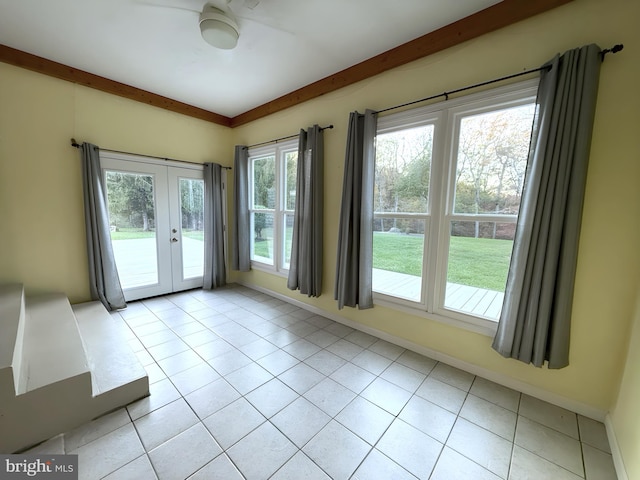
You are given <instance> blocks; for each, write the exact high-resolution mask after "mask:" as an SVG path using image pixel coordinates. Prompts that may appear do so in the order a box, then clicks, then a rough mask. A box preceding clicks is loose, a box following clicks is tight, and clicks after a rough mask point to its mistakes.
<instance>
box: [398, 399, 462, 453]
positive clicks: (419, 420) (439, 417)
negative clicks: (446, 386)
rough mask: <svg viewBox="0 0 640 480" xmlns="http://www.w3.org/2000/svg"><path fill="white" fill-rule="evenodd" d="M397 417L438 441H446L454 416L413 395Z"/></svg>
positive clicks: (454, 419)
mask: <svg viewBox="0 0 640 480" xmlns="http://www.w3.org/2000/svg"><path fill="white" fill-rule="evenodd" d="M398 418H400V419H402V420H404V421H405V422H406V423H408V424H409V425H412V426H413V427H415V428H417V429H418V430H420V431H421V432H423V433H426V434H427V435H429V436H430V437H433V438H435V439H436V440H438V441H439V442H440V443H444V442H446V441H447V438H448V437H449V434H450V433H451V429H452V428H453V424H454V423H455V421H456V416H455V415H454V414H453V413H451V412H449V411H447V410H445V409H444V408H442V407H439V406H438V405H436V404H434V403H431V402H428V401H427V400H425V399H423V398H421V397H418V396H413V397H412V398H411V400H409V402H408V403H407V405H406V406H405V407H404V408H403V409H402V412H400V415H399V416H398Z"/></svg>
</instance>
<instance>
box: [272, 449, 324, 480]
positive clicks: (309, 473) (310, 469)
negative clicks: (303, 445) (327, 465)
mask: <svg viewBox="0 0 640 480" xmlns="http://www.w3.org/2000/svg"><path fill="white" fill-rule="evenodd" d="M271 480H331V478H330V477H329V476H328V475H327V474H326V473H324V472H323V471H322V469H321V468H320V467H318V466H317V465H316V464H315V463H313V462H312V461H311V460H310V459H309V457H307V456H306V455H305V454H304V453H302V452H298V453H296V454H295V455H294V456H293V457H292V458H291V460H289V461H288V462H287V463H285V464H284V466H283V467H282V468H281V469H280V470H278V471H277V472H276V473H275V475H273V476H272V477H271Z"/></svg>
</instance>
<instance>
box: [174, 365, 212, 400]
mask: <svg viewBox="0 0 640 480" xmlns="http://www.w3.org/2000/svg"><path fill="white" fill-rule="evenodd" d="M218 378H220V375H218V373H217V372H216V371H215V370H214V369H213V368H211V366H209V365H208V364H207V363H201V364H199V365H197V366H195V367H191V368H189V369H188V370H184V371H182V372H180V373H176V374H175V375H171V382H172V383H173V384H174V385H175V386H176V388H177V389H178V391H179V392H180V393H181V394H182V395H188V394H190V393H191V392H193V391H195V390H197V389H199V388H202V387H204V386H205V385H208V384H209V383H211V382H213V381H215V380H217V379H218Z"/></svg>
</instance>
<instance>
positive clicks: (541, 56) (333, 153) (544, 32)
mask: <svg viewBox="0 0 640 480" xmlns="http://www.w3.org/2000/svg"><path fill="white" fill-rule="evenodd" d="M637 18H640V2H631V1H629V0H611V1H607V2H604V1H602V0H576V1H574V2H573V3H571V4H568V5H566V6H563V7H559V8H557V9H555V10H553V11H551V12H548V13H546V14H543V15H540V16H538V17H535V18H533V19H530V20H527V21H524V22H521V23H519V24H516V25H513V26H511V27H508V28H505V29H502V30H500V31H498V32H495V33H493V34H489V35H485V36H483V37H481V38H479V39H477V40H474V41H472V42H468V43H465V44H463V45H460V46H458V47H454V48H451V49H449V50H447V51H445V52H441V53H439V54H436V55H433V56H431V57H428V58H425V59H422V60H420V61H417V62H414V63H411V64H409V65H406V66H404V67H400V68H397V69H395V70H393V71H390V72H386V73H384V74H381V75H378V76H376V77H374V78H371V79H368V80H366V81H363V82H360V83H358V84H356V85H353V86H350V87H347V88H344V89H342V90H340V91H337V92H334V93H331V94H328V95H325V96H323V97H320V98H318V99H315V100H312V101H309V102H307V103H305V104H303V105H299V106H297V107H294V108H290V109H288V110H285V111H283V112H279V113H276V114H273V115H271V116H269V117H267V118H264V119H261V120H258V121H255V122H253V123H251V124H248V125H246V126H243V127H239V128H236V129H234V130H233V137H234V142H235V143H238V144H251V143H257V142H260V141H264V140H267V139H270V138H277V137H280V136H284V135H287V134H291V133H295V132H296V131H297V130H298V129H299V128H301V127H306V126H308V125H312V124H314V123H318V124H320V125H327V124H330V123H332V124H334V125H335V128H334V129H333V130H329V131H326V132H325V185H326V187H325V218H324V226H325V235H324V241H325V245H326V249H325V257H324V258H325V260H324V287H323V294H322V296H321V297H320V298H319V299H317V300H308V299H307V297H306V296H303V295H300V294H298V293H294V292H291V291H289V290H287V288H286V281H285V279H283V278H281V277H277V276H274V275H270V274H268V273H265V272H260V271H252V272H250V273H246V274H239V273H235V274H234V278H235V279H238V280H240V281H242V282H243V283H247V284H254V285H258V286H261V287H265V288H269V289H272V290H274V291H276V292H278V293H280V294H284V295H289V296H291V297H293V298H295V299H298V300H301V301H305V302H308V303H311V304H313V305H314V306H317V307H319V308H322V309H325V310H327V311H329V312H331V313H335V314H340V315H343V316H345V317H348V318H349V319H351V320H354V321H356V322H360V323H362V324H363V325H366V326H370V327H373V328H376V329H379V330H382V331H384V332H387V333H389V334H392V335H395V336H397V337H401V338H404V339H407V340H410V341H413V342H415V343H418V344H420V345H423V346H425V347H427V348H430V349H433V350H436V351H439V352H442V353H444V354H447V355H450V356H453V357H455V358H457V359H460V360H463V361H466V362H470V363H471V364H474V365H477V366H479V367H482V368H487V369H489V370H491V371H493V372H496V373H498V374H502V375H506V376H508V377H511V378H513V379H517V380H519V381H523V382H526V383H529V384H531V385H533V386H535V387H538V388H541V389H543V390H546V391H548V392H551V393H552V394H556V395H560V396H562V397H565V398H567V399H570V400H572V401H575V402H581V403H583V404H586V405H588V406H591V407H592V408H595V409H599V410H600V411H603V412H606V411H608V409H609V408H610V406H611V405H612V402H613V400H614V398H615V394H616V391H617V385H618V382H619V378H620V374H621V371H622V366H623V362H624V348H623V346H624V345H625V344H626V338H627V335H628V331H629V322H630V318H631V315H632V311H633V308H634V306H635V290H634V287H635V285H636V284H637V280H638V277H639V275H640V269H639V268H638V266H639V264H640V256H639V251H640V249H638V238H639V236H640V211H639V207H640V189H639V188H638V186H637V182H638V178H640V162H639V161H638V152H639V151H640V135H638V131H637V130H638V112H639V111H640V95H638V90H637V88H638V85H640V33H639V31H638V29H637V25H636V23H637ZM592 42H595V43H598V44H599V45H600V46H601V47H603V48H605V47H609V46H612V45H613V44H616V43H624V44H625V50H624V51H623V52H622V53H619V54H617V55H615V56H613V55H611V56H608V57H607V59H606V61H605V63H604V64H603V68H602V73H601V83H600V91H599V99H598V106H597V114H596V119H595V130H594V137H593V143H592V155H591V160H590V167H589V169H590V170H589V178H588V184H587V192H586V202H585V206H584V220H583V227H582V236H581V241H580V252H579V260H578V262H579V263H578V272H577V279H576V289H575V301H574V311H573V319H572V336H571V358H570V362H571V364H570V366H569V367H567V368H564V369H562V370H558V371H550V370H547V369H536V368H533V367H531V366H527V365H524V364H522V363H520V362H517V361H514V360H505V359H503V358H502V357H500V356H499V355H498V354H497V353H495V352H494V351H493V350H492V349H491V348H490V343H491V339H490V338H489V337H486V336H483V335H479V334H475V333H471V332H469V331H465V330H461V329H459V328H456V327H453V326H448V325H445V324H443V323H439V322H437V321H432V320H429V319H424V318H420V317H416V316H412V315H409V314H405V313H402V312H399V311H396V310H391V309H388V308H384V307H380V306H377V307H376V308H374V309H372V310H366V311H358V310H354V309H349V308H346V309H344V310H342V311H338V310H337V309H336V306H335V301H333V284H334V279H335V258H336V244H337V237H338V218H339V213H340V203H339V198H340V194H341V188H342V173H343V163H344V149H345V139H346V131H347V129H346V123H347V120H348V115H349V112H350V111H353V110H359V111H361V112H362V111H364V109H365V108H372V109H381V108H385V107H389V106H392V105H396V104H400V103H403V102H406V101H410V100H414V99H416V98H421V97H424V96H428V95H430V94H434V93H439V92H442V91H445V90H452V89H454V88H457V87H462V86H466V85H469V84H473V83H476V82H480V81H484V80H487V79H491V78H496V77H499V76H502V75H505V74H509V73H513V72H518V71H522V70H525V69H529V68H534V67H537V66H539V65H541V64H542V63H544V62H545V61H546V60H548V59H549V58H551V57H552V56H553V55H554V54H555V53H557V52H563V51H565V50H567V49H570V48H574V47H577V46H580V45H584V44H587V43H592Z"/></svg>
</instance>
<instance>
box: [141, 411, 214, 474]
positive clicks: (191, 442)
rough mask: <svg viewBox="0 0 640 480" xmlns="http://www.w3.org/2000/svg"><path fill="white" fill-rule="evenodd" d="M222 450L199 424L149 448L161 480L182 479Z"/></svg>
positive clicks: (152, 461) (150, 456)
mask: <svg viewBox="0 0 640 480" xmlns="http://www.w3.org/2000/svg"><path fill="white" fill-rule="evenodd" d="M221 453H222V449H221V448H220V446H219V445H218V444H217V443H216V442H215V440H214V439H213V437H212V436H211V434H209V432H208V431H207V429H206V428H205V427H204V425H202V424H201V423H198V424H196V425H194V426H193V427H191V428H189V429H187V430H185V431H184V432H182V433H180V434H179V435H176V436H175V437H173V438H171V439H170V440H169V441H167V442H165V443H163V444H162V445H160V446H159V447H157V448H155V449H153V450H151V451H150V452H149V458H150V459H151V463H152V464H153V467H154V469H155V471H156V472H158V477H159V479H160V480H182V479H184V478H187V477H188V476H189V475H191V474H193V473H195V472H196V471H198V470H199V469H201V468H202V467H204V466H205V465H206V464H207V463H209V462H210V461H211V460H213V459H214V458H215V457H217V456H218V455H220V454H221Z"/></svg>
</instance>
